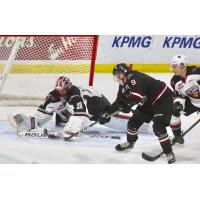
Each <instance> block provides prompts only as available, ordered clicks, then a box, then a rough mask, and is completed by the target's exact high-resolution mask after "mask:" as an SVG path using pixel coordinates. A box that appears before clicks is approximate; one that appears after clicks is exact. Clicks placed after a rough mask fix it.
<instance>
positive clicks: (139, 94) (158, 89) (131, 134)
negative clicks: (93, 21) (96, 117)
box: [100, 63, 175, 164]
mask: <svg viewBox="0 0 200 200" xmlns="http://www.w3.org/2000/svg"><path fill="white" fill-rule="evenodd" d="M113 76H114V78H115V79H116V80H117V81H118V82H119V90H118V94H117V98H116V100H115V101H114V103H113V104H112V105H111V106H110V107H109V108H108V109H107V110H106V112H105V113H104V114H103V115H102V117H101V118H100V123H102V124H104V123H105V121H104V120H105V119H107V118H108V115H110V114H112V113H113V112H115V111H116V110H118V109H121V110H122V112H127V113H128V112H130V110H131V107H132V106H133V105H135V104H137V103H139V102H141V101H142V100H143V98H144V97H145V98H147V101H146V102H145V103H144V104H143V105H142V106H140V107H138V108H137V109H136V111H135V112H134V113H133V115H132V117H131V118H130V119H129V121H128V126H127V142H125V143H122V144H118V145H117V146H116V147H115V149H116V150H117V151H124V150H126V149H132V148H133V147H134V144H135V142H136V141H137V139H138V129H139V128H140V126H141V125H142V124H143V123H144V122H147V123H148V122H150V121H151V120H153V131H154V133H155V135H156V136H157V137H158V139H159V142H160V145H161V147H162V149H163V151H164V153H165V154H166V156H167V159H168V163H170V164H171V163H174V162H175V156H174V154H173V152H172V148H171V142H170V139H169V136H168V134H167V130H166V127H167V126H169V124H170V120H171V116H172V106H173V96H172V91H171V90H170V89H169V88H168V87H167V85H166V84H165V83H164V82H162V81H159V80H156V79H154V78H152V77H150V76H148V75H146V74H144V73H141V72H138V71H135V70H129V68H128V66H127V65H126V64H124V63H122V64H118V65H116V66H115V67H114V69H113Z"/></svg>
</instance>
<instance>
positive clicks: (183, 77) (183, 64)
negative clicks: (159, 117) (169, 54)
mask: <svg viewBox="0 0 200 200" xmlns="http://www.w3.org/2000/svg"><path fill="white" fill-rule="evenodd" d="M187 62H188V61H187V58H186V56H184V55H176V56H174V57H173V58H172V62H171V70H172V71H173V72H174V73H175V75H174V76H173V77H172V79H171V86H172V88H173V90H174V94H175V100H174V105H173V116H172V120H171V125H170V126H171V129H172V131H173V134H174V138H173V143H179V144H183V143H184V139H183V137H182V135H181V133H182V131H181V118H180V115H181V111H183V113H184V114H185V115H186V116H188V115H190V114H192V113H194V112H197V111H200V67H197V66H187Z"/></svg>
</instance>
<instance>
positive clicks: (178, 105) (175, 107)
mask: <svg viewBox="0 0 200 200" xmlns="http://www.w3.org/2000/svg"><path fill="white" fill-rule="evenodd" d="M182 110H183V105H182V104H181V103H180V102H179V101H177V102H174V104H173V113H177V112H180V111H182Z"/></svg>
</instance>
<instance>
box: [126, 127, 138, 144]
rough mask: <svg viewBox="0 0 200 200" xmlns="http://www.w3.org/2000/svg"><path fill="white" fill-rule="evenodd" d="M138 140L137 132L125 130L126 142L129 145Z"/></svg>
mask: <svg viewBox="0 0 200 200" xmlns="http://www.w3.org/2000/svg"><path fill="white" fill-rule="evenodd" d="M137 139H138V132H137V130H130V129H128V130H127V141H128V142H130V143H135V142H136V141H137Z"/></svg>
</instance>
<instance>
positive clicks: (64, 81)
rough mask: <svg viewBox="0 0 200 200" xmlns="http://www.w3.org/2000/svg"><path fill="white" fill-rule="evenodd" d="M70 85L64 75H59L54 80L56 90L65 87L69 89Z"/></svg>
mask: <svg viewBox="0 0 200 200" xmlns="http://www.w3.org/2000/svg"><path fill="white" fill-rule="evenodd" d="M71 87H72V83H71V81H70V80H69V78H67V77H66V76H60V77H59V78H58V80H57V81H56V85H55V89H56V90H58V91H61V90H64V89H67V90H69V89H70V88H71Z"/></svg>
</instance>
